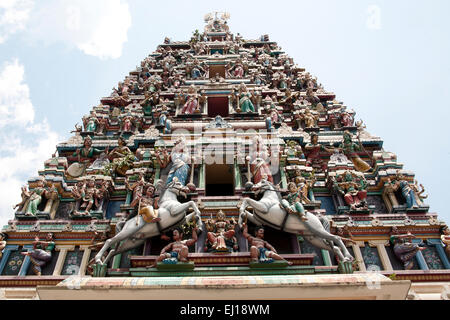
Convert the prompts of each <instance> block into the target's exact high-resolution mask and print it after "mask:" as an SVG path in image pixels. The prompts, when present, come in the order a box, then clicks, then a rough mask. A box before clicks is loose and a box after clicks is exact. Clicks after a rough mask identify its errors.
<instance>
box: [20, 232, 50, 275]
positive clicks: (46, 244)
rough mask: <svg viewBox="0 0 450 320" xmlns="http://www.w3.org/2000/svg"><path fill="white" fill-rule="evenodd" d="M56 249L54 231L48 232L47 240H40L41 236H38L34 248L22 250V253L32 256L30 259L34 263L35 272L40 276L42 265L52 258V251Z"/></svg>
mask: <svg viewBox="0 0 450 320" xmlns="http://www.w3.org/2000/svg"><path fill="white" fill-rule="evenodd" d="M54 249H55V242H54V238H53V233H48V234H47V237H46V238H45V241H41V240H39V237H36V238H35V241H34V242H33V250H31V251H29V252H22V254H23V255H24V256H29V257H30V261H31V263H32V264H33V271H34V273H35V274H36V275H38V276H40V275H41V272H42V267H44V266H45V265H46V264H47V263H48V262H49V261H50V260H52V252H53V250H54Z"/></svg>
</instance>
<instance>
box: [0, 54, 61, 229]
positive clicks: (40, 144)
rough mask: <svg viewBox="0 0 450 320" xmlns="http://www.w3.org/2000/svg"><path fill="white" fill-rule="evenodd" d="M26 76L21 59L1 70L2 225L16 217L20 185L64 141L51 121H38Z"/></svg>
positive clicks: (35, 171) (0, 193) (0, 187)
mask: <svg viewBox="0 0 450 320" xmlns="http://www.w3.org/2000/svg"><path fill="white" fill-rule="evenodd" d="M24 75H25V70H24V67H23V65H21V64H20V63H19V62H18V61H17V60H14V61H12V62H9V63H5V64H4V65H3V66H1V69H0V108H1V109H0V116H1V121H0V227H1V226H3V225H5V224H6V223H7V221H8V220H10V219H13V218H14V211H13V209H12V206H13V205H14V204H16V203H18V202H19V201H20V193H21V190H20V187H21V186H23V185H25V184H26V183H27V181H28V179H29V178H31V177H35V176H37V175H38V170H40V169H43V167H44V164H43V163H44V161H45V160H47V159H49V158H50V157H51V154H52V153H53V152H54V151H55V148H56V144H57V142H58V140H60V138H59V137H58V135H57V134H56V133H55V132H53V131H52V130H51V129H50V127H49V125H48V123H47V120H44V121H42V122H35V120H34V107H33V105H32V103H31V100H30V95H29V88H28V85H27V84H26V83H25V82H24ZM6 84H8V85H7V88H8V90H6V89H5V85H6Z"/></svg>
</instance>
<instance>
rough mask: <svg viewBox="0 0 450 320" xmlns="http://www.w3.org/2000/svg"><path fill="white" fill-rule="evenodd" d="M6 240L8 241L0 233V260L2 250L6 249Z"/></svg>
mask: <svg viewBox="0 0 450 320" xmlns="http://www.w3.org/2000/svg"><path fill="white" fill-rule="evenodd" d="M6 240H8V235H7V234H6V233H3V232H0V259H1V258H2V257H3V249H5V248H6Z"/></svg>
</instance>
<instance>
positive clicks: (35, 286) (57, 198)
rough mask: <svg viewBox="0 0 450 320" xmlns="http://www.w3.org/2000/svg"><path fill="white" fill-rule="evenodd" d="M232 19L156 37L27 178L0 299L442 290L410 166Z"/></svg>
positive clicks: (440, 245) (437, 243)
mask: <svg viewBox="0 0 450 320" xmlns="http://www.w3.org/2000/svg"><path fill="white" fill-rule="evenodd" d="M228 19H229V15H228V14H226V13H219V12H216V13H213V14H208V15H206V16H205V22H206V26H205V29H204V32H199V31H198V30H196V31H195V32H194V33H193V36H192V37H191V39H189V40H188V41H179V42H178V41H173V40H172V39H169V38H165V39H164V43H163V44H161V45H159V46H158V47H157V49H156V51H155V52H153V53H151V54H149V55H148V56H147V57H146V58H145V59H144V60H143V61H141V62H140V64H139V66H138V67H137V68H136V70H133V71H131V72H130V73H129V75H128V76H127V77H126V78H125V79H123V81H120V82H119V83H118V85H117V87H116V88H115V89H114V90H113V92H112V93H111V94H110V95H109V96H107V97H104V98H101V99H100V103H99V105H97V106H95V107H93V108H92V110H91V111H90V112H89V113H87V114H86V115H85V116H84V117H83V119H82V121H83V125H82V126H79V127H78V126H76V130H75V131H74V132H73V133H74V135H73V136H72V137H71V138H70V139H69V140H68V141H66V142H63V143H60V144H59V145H58V146H57V153H55V154H54V155H53V156H51V157H50V158H49V159H48V160H47V161H46V162H45V163H44V166H43V169H42V170H40V171H39V172H38V175H37V176H36V177H32V178H30V179H29V180H28V182H27V187H24V188H23V189H22V201H21V202H20V203H18V204H17V205H15V207H14V211H11V220H10V221H9V222H8V225H7V226H4V227H3V229H2V237H3V241H2V242H0V244H1V247H2V249H3V253H2V257H1V262H0V287H1V288H2V294H3V295H4V297H5V298H18V297H20V298H24V297H25V298H27V297H28V298H39V299H57V298H62V297H64V298H74V299H98V298H100V299H128V298H133V299H165V300H170V299H175V296H174V295H173V294H172V293H173V292H178V295H177V296H176V298H177V299H183V297H184V298H185V299H192V298H195V299H237V300H239V299H305V298H308V299H321V298H347V299H361V298H364V299H420V298H424V297H426V296H427V295H432V296H433V297H440V298H443V299H448V297H449V293H450V292H449V291H448V290H447V289H448V281H449V280H450V264H449V252H450V249H449V248H450V235H449V229H448V228H447V226H446V225H445V223H444V222H443V221H440V220H439V219H438V216H437V214H436V213H432V212H429V206H428V205H427V204H426V200H425V199H426V197H427V195H426V191H425V189H424V187H423V186H422V185H421V184H420V182H418V181H416V180H415V177H414V173H413V172H412V171H409V169H408V168H407V166H404V165H403V164H402V163H399V162H398V161H397V156H396V155H395V154H394V153H393V152H391V151H387V150H384V149H383V140H382V139H381V138H379V137H376V136H373V135H371V134H370V133H369V132H368V131H366V126H365V124H364V123H363V121H361V120H359V121H355V120H356V115H355V111H354V110H353V109H351V108H348V107H347V106H346V105H345V104H344V103H343V102H341V101H339V100H337V99H336V95H335V94H334V93H333V92H330V91H329V90H327V89H325V88H324V87H323V86H322V85H321V84H320V83H319V82H318V80H317V79H316V77H314V76H313V75H311V74H310V73H309V72H307V71H306V70H305V69H304V68H303V67H300V66H298V65H297V64H295V63H294V61H293V59H292V58H291V57H289V56H288V55H287V54H286V53H285V52H283V50H282V49H281V48H280V47H279V46H278V45H277V43H276V42H273V41H271V40H270V39H269V36H268V35H262V36H261V37H260V38H259V39H256V40H247V39H244V38H243V37H242V36H241V35H240V34H239V33H237V34H233V33H231V32H230V29H229V27H228V25H227V20H228ZM262 227H263V228H262ZM105 286H106V287H107V288H110V289H105ZM74 288H76V289H77V290H73V289H74ZM446 288H447V289H446ZM19 289H20V290H19ZM132 289H136V290H134V291H133V295H132V297H131V296H130V290H132ZM97 290H101V295H99V294H98V293H97ZM446 290H447V291H446ZM98 292H100V291H98ZM180 294H181V296H180Z"/></svg>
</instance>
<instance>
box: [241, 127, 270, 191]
mask: <svg viewBox="0 0 450 320" xmlns="http://www.w3.org/2000/svg"><path fill="white" fill-rule="evenodd" d="M250 152H251V154H250V156H249V157H247V160H248V161H250V171H251V173H252V177H253V183H254V184H257V183H259V182H260V181H261V180H262V179H263V178H266V179H267V180H268V181H270V182H271V183H274V182H273V177H272V172H271V171H270V166H269V165H268V164H267V162H266V161H267V159H269V156H270V155H269V150H268V149H267V146H265V145H264V142H263V140H262V137H261V136H260V135H257V136H255V137H254V138H253V139H252V146H251V151H250Z"/></svg>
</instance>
